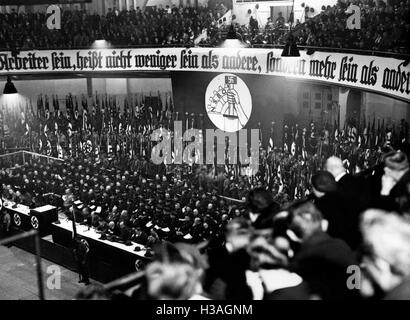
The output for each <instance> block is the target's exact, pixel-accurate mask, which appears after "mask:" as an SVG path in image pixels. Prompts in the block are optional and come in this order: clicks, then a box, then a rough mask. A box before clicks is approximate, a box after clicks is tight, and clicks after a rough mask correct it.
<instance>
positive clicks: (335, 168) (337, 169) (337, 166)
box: [325, 156, 346, 179]
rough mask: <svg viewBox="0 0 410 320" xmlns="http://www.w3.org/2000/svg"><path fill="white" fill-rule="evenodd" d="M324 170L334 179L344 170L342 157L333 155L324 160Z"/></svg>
mask: <svg viewBox="0 0 410 320" xmlns="http://www.w3.org/2000/svg"><path fill="white" fill-rule="evenodd" d="M325 170H326V171H328V172H330V173H331V174H332V176H333V177H334V178H335V179H336V178H337V177H338V176H339V175H341V174H342V173H344V172H346V168H345V167H344V165H343V161H342V159H340V158H338V157H335V156H332V157H329V158H328V159H327V160H326V163H325Z"/></svg>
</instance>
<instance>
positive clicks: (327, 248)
mask: <svg viewBox="0 0 410 320" xmlns="http://www.w3.org/2000/svg"><path fill="white" fill-rule="evenodd" d="M350 265H357V261H356V259H355V258H354V255H353V252H352V251H351V249H350V248H349V246H348V245H347V244H346V243H345V242H344V241H343V240H340V239H335V238H332V237H330V236H329V235H328V234H326V233H325V232H322V231H317V232H315V233H314V234H313V235H311V236H310V237H309V238H308V239H307V240H306V241H305V242H304V243H303V244H302V245H301V247H300V249H299V251H298V252H297V253H296V254H295V257H294V259H293V260H292V264H291V266H292V269H294V271H295V272H296V273H298V274H299V275H300V276H301V277H302V278H303V280H304V281H306V283H307V284H308V285H309V287H310V289H311V291H312V293H315V294H318V295H320V296H321V297H322V298H323V299H338V300H340V299H352V298H355V297H357V296H358V292H357V290H349V289H348V288H347V279H348V277H349V274H348V273H347V268H348V267H349V266H350Z"/></svg>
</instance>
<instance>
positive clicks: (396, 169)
mask: <svg viewBox="0 0 410 320" xmlns="http://www.w3.org/2000/svg"><path fill="white" fill-rule="evenodd" d="M153 98H154V97H150V98H149V99H148V98H147V99H145V98H143V97H140V98H139V99H137V98H135V99H134V100H133V101H130V100H129V99H128V98H127V99H125V100H124V103H123V104H122V105H121V106H120V104H119V103H118V100H119V99H116V97H108V96H99V95H96V96H95V97H93V99H92V103H91V106H88V103H89V100H88V99H83V100H82V101H81V100H80V99H77V97H72V96H71V95H70V94H69V95H67V97H66V99H65V113H64V112H63V111H64V108H63V107H62V106H61V108H60V102H61V100H59V99H58V98H57V97H53V99H52V103H51V101H50V100H51V99H50V100H49V98H48V97H46V96H39V98H38V102H37V108H33V107H31V106H30V104H29V103H27V104H26V106H24V107H21V108H22V110H17V111H16V109H14V110H13V112H9V113H8V112H3V114H2V121H3V125H2V127H3V129H4V128H5V127H7V130H8V132H7V134H6V135H5V133H4V130H3V132H2V136H3V137H2V139H3V140H2V146H3V152H7V150H10V151H11V150H13V151H14V150H19V148H23V149H24V148H25V149H26V150H31V151H35V152H40V153H43V154H46V155H50V156H55V157H56V158H57V159H51V160H50V159H49V160H48V162H47V161H44V160H41V159H40V158H36V157H30V158H25V159H24V160H22V159H19V160H16V159H15V158H13V156H10V157H6V158H7V160H4V159H3V160H2V165H3V169H2V171H1V172H0V179H1V182H2V198H3V199H6V200H10V201H13V202H16V203H22V204H26V205H28V206H30V207H37V206H40V205H42V204H54V205H56V206H57V207H58V208H59V210H60V213H61V214H64V215H65V216H66V217H68V218H69V219H73V220H74V219H75V221H77V222H78V223H82V224H86V225H89V226H90V227H92V228H95V229H96V230H97V231H98V232H100V233H101V238H102V239H109V240H111V241H119V242H121V243H124V244H131V243H132V242H136V243H139V244H142V245H144V246H145V247H146V248H148V249H149V250H148V251H147V252H148V253H147V255H148V256H150V257H151V256H152V255H153V254H154V253H153V250H156V248H157V247H158V246H159V248H162V249H161V250H160V251H159V252H157V253H155V254H154V262H153V263H152V264H150V265H148V266H147V269H146V270H145V276H146V281H145V282H144V283H145V286H140V287H139V289H138V290H136V291H135V292H134V294H133V297H134V298H138V299H143V298H153V299H162V298H164V297H168V298H173V299H186V298H192V297H194V298H199V296H200V297H207V298H226V299H237V298H249V299H262V298H265V299H315V298H320V299H350V298H353V299H356V298H359V296H366V297H367V296H369V297H370V296H371V297H375V298H377V297H381V296H385V295H386V294H387V296H386V297H402V295H403V294H406V291H405V290H407V289H408V283H405V284H404V285H403V286H404V289H403V288H402V287H400V288H401V289H400V290H404V293H403V291H400V290H399V291H397V290H393V291H392V292H390V291H391V290H392V289H393V288H394V287H396V286H398V285H399V284H400V283H401V282H402V281H405V279H406V277H408V276H409V274H408V270H410V269H409V268H408V267H409V264H408V261H409V260H408V257H409V251H408V248H409V245H408V237H409V230H408V227H409V222H408V216H409V213H410V212H409V210H410V209H409V208H410V202H409V199H410V197H409V188H408V182H409V179H410V178H409V177H410V170H409V161H408V154H409V152H408V150H409V148H408V144H407V141H408V135H409V129H408V125H407V124H406V123H405V122H404V121H403V122H402V123H401V124H400V126H399V127H397V126H393V125H391V124H389V125H387V124H386V126H385V125H384V122H383V123H378V124H377V125H376V123H375V120H373V123H372V121H370V119H368V121H366V120H364V121H361V123H354V122H347V123H346V124H345V126H344V127H343V128H341V126H340V125H339V124H335V125H334V127H333V128H331V126H329V125H328V124H325V125H323V126H322V127H319V124H314V123H311V124H310V126H309V127H308V128H307V129H306V128H303V129H302V126H300V127H299V126H298V125H295V124H290V123H289V124H285V125H284V126H283V136H282V137H281V138H282V139H278V138H276V137H274V135H273V134H272V135H271V136H270V138H269V143H268V144H267V145H264V144H262V145H261V146H260V170H259V172H258V174H257V175H256V176H250V175H246V174H241V173H243V170H241V169H242V168H241V165H239V167H238V166H233V165H228V164H227V165H219V166H215V165H197V164H183V165H177V164H173V163H170V164H162V165H155V164H153V163H152V161H150V148H152V145H150V133H151V132H152V130H154V129H156V128H160V127H164V128H169V125H170V124H171V123H172V121H170V120H174V119H176V118H178V115H177V112H175V108H174V106H173V103H172V100H170V99H168V98H167V99H166V103H165V104H164V105H163V104H162V99H161V98H160V94H159V95H158V97H157V99H156V100H155V99H153ZM79 101H80V103H79ZM153 101H155V103H154V102H153ZM51 105H52V107H51ZM134 105H136V107H133V108H131V107H129V106H134ZM80 106H81V108H80ZM20 111H21V112H20ZM192 116H195V115H185V116H184V117H186V118H183V119H181V120H183V122H184V123H187V125H188V126H189V123H192V122H191V119H190V118H191V117H192ZM10 117H15V118H13V119H12V118H10ZM193 122H195V123H198V121H193ZM11 123H13V124H14V126H11ZM199 123H200V122H199ZM4 124H7V126H5V125H4ZM272 132H274V130H272ZM16 137H22V138H19V139H16ZM104 137H105V138H104ZM136 137H139V138H136ZM132 138H134V140H132ZM130 139H131V141H133V142H132V143H130V144H127V141H129V140H130ZM62 141H65V142H64V143H62ZM88 141H91V142H90V144H88ZM110 141H125V143H117V142H116V143H113V142H110ZM111 144H112V145H111ZM110 145H111V147H110ZM117 146H118V147H117ZM395 149H400V150H401V151H395ZM17 156H18V155H17ZM16 163H20V164H19V165H16ZM6 168H7V169H6ZM363 212H364V214H363V215H361V214H362V213H363ZM391 212H395V213H391ZM7 215H8V214H7V211H5V210H3V212H2V217H1V221H2V233H7V232H8V231H9V230H10V220H11V219H10V216H7ZM396 226H399V227H397V231H396V229H394V228H396ZM393 229H394V231H393V232H392V230H393ZM393 233H394V235H393ZM375 234H377V235H378V236H375ZM389 237H391V238H389ZM406 239H407V240H406ZM406 241H407V242H406ZM180 242H182V243H184V245H182V249H181V248H180V246H179V245H177V246H176V248H174V247H175V245H174V244H173V243H180ZM187 243H188V244H192V245H196V244H199V243H202V244H204V243H205V245H202V246H201V247H202V248H206V249H204V250H205V251H204V252H202V255H199V254H197V253H195V250H194V249H193V247H190V246H187ZM164 250H165V251H164ZM167 250H171V251H172V252H173V254H172V255H170V254H168V253H166V252H167ZM406 250H407V251H406ZM203 254H205V255H203ZM192 255H193V256H192ZM204 259H205V260H204ZM361 259H362V260H361ZM199 260H201V261H202V260H204V261H202V262H199ZM361 263H365V266H366V268H364V269H360V268H359V266H361V265H362V264H361ZM380 263H384V264H386V263H387V265H388V266H390V268H383V269H382V270H379V269H378V268H379V264H380ZM349 266H357V267H358V268H359V269H360V272H362V273H363V275H365V276H362V279H363V283H361V284H360V285H358V286H359V287H360V288H362V290H357V288H356V285H357V284H355V283H353V284H352V285H347V284H346V283H347V282H348V281H347V276H346V274H347V272H346V269H347V268H348V267H349ZM381 273H383V274H381ZM169 277H170V278H169ZM175 277H178V279H180V281H171V279H175ZM278 277H281V279H284V280H283V281H280V283H279V282H278V280H277V279H278ZM260 279H262V280H260ZM275 279H276V280H275ZM385 279H387V280H385ZM179 285H181V286H179ZM352 286H353V287H354V288H356V289H351V287H352ZM359 291H362V295H360V294H359V293H360V292H359ZM164 295H166V296H164ZM198 295H199V296H198Z"/></svg>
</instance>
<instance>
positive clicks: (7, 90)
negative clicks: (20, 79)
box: [3, 76, 17, 94]
mask: <svg viewBox="0 0 410 320" xmlns="http://www.w3.org/2000/svg"><path fill="white" fill-rule="evenodd" d="M15 93H17V89H16V87H15V86H14V83H13V82H12V81H11V78H10V76H8V77H7V82H6V85H5V86H4V90H3V94H15Z"/></svg>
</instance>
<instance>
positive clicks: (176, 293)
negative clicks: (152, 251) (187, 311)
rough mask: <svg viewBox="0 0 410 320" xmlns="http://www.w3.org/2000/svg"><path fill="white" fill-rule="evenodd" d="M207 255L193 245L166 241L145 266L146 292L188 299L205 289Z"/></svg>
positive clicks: (152, 297)
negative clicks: (151, 260)
mask: <svg viewBox="0 0 410 320" xmlns="http://www.w3.org/2000/svg"><path fill="white" fill-rule="evenodd" d="M206 267H207V264H206V261H205V259H204V258H203V257H202V256H201V254H200V253H199V251H198V250H197V249H196V248H195V247H194V246H191V245H187V244H183V243H177V244H171V243H164V244H162V245H161V246H160V247H158V248H157V250H156V259H155V261H154V262H152V263H151V264H149V265H148V266H147V268H146V279H147V291H148V292H147V294H148V296H149V297H150V298H151V299H155V300H169V299H170V300H186V299H189V298H191V297H193V296H194V295H196V294H199V293H201V292H202V287H201V278H202V275H203V272H204V269H205V268H206Z"/></svg>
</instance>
